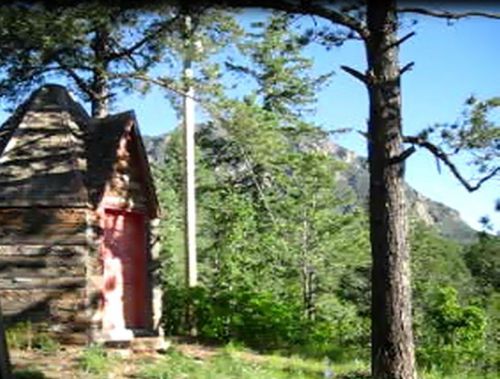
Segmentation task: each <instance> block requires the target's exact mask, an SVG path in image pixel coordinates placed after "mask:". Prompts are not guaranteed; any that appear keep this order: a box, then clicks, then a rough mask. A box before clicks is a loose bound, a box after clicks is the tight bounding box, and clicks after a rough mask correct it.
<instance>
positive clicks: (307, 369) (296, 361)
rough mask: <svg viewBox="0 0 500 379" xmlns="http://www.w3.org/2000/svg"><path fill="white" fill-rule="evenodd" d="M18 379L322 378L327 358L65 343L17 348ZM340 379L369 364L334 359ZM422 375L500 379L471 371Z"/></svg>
mask: <svg viewBox="0 0 500 379" xmlns="http://www.w3.org/2000/svg"><path fill="white" fill-rule="evenodd" d="M11 355H12V361H13V363H14V369H15V373H16V379H60V378H64V379H73V378H76V379H80V378H88V379H111V378H117V379H118V378H123V379H250V378H252V379H321V378H324V371H325V368H326V364H325V362H324V361H320V360H312V359H303V358H300V357H296V356H292V357H283V356H277V355H260V354H255V353H253V352H251V351H248V350H244V349H241V348H237V347H235V346H233V345H228V346H226V347H223V348H213V347H206V346H201V345H196V344H174V345H172V347H171V348H170V349H169V350H168V351H167V352H166V353H165V354H156V353H130V352H126V351H119V350H103V349H101V348H99V347H90V348H79V347H61V348H60V349H58V350H57V351H51V352H47V351H40V350H13V351H12V353H11ZM331 368H332V370H333V372H334V374H335V375H334V378H335V379H367V378H369V375H368V370H369V368H368V365H367V363H366V362H365V363H364V362H361V361H354V362H350V363H348V364H333V365H332V367H331ZM421 378H422V379H500V376H495V375H492V376H484V375H476V376H474V375H471V374H469V373H463V374H456V375H453V376H443V375H439V374H430V373H427V374H423V375H421Z"/></svg>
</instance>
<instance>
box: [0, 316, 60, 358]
mask: <svg viewBox="0 0 500 379" xmlns="http://www.w3.org/2000/svg"><path fill="white" fill-rule="evenodd" d="M6 337H7V344H8V346H9V348H11V349H18V350H39V351H40V352H42V353H47V354H50V353H52V352H54V351H57V350H58V349H59V348H60V346H59V343H58V342H57V341H56V340H55V339H54V338H53V337H52V336H51V335H50V334H49V333H48V332H47V325H46V324H43V323H38V324H35V325H33V324H32V323H31V322H30V321H22V322H18V323H16V324H13V325H11V326H9V327H7V330H6Z"/></svg>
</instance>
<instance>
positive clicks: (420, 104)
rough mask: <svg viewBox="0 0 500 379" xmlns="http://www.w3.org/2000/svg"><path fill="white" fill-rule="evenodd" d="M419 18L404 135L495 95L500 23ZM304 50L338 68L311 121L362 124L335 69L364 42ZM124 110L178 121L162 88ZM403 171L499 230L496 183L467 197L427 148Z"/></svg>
mask: <svg viewBox="0 0 500 379" xmlns="http://www.w3.org/2000/svg"><path fill="white" fill-rule="evenodd" d="M261 16H262V14H261V13H260V12H257V11H253V12H248V13H246V14H244V15H243V16H241V17H242V20H244V21H251V20H252V19H254V18H257V17H261ZM418 20H419V22H418V24H417V25H416V26H414V27H412V30H415V31H416V32H417V34H416V36H414V37H413V38H411V39H410V40H408V41H407V42H405V43H404V44H403V45H402V47H401V53H400V61H401V65H404V64H406V63H407V62H409V61H415V66H414V68H413V70H412V71H410V72H408V73H407V74H405V75H404V77H403V80H402V86H403V125H404V130H405V133H406V134H414V133H417V132H418V131H419V130H421V129H422V128H423V127H426V126H429V125H431V124H433V123H435V122H453V121H455V120H456V119H457V118H458V116H459V114H460V112H461V110H462V106H463V103H464V101H465V99H466V98H467V97H468V96H470V95H471V94H474V95H476V96H477V97H479V98H487V97H492V96H500V74H499V70H498V63H499V62H500V49H499V48H498V47H499V44H498V42H499V36H500V21H494V20H487V19H479V18H473V19H466V20H461V21H458V22H455V23H454V24H453V25H447V22H446V21H444V20H437V19H429V18H418ZM305 22H312V20H311V19H309V20H306V21H305ZM307 54H308V55H310V56H311V57H313V59H314V62H315V66H314V67H315V70H317V71H318V72H320V73H323V72H325V71H328V70H332V69H333V70H335V72H336V75H335V76H334V77H333V79H332V81H331V84H330V85H329V86H328V87H326V88H324V89H323V90H322V91H321V92H320V93H318V104H317V109H316V113H315V115H314V116H312V117H311V118H310V119H311V120H312V121H314V122H315V123H316V124H319V125H321V126H322V127H324V128H326V129H334V128H343V127H355V128H358V129H364V128H365V126H366V120H367V116H368V103H367V94H366V89H365V88H364V87H363V86H362V85H361V84H360V83H359V82H357V80H356V79H354V78H352V77H350V76H349V75H348V74H346V73H344V72H343V71H341V70H340V68H339V66H340V65H349V66H352V67H354V68H357V69H358V70H360V71H363V70H364V68H365V58H364V51H363V47H362V45H361V44H359V43H357V42H350V43H347V44H346V45H344V46H343V47H341V48H334V49H332V50H330V51H326V50H325V49H324V48H322V47H319V46H312V47H310V48H308V50H307ZM127 109H134V110H135V112H136V114H137V118H138V120H139V123H140V126H141V131H142V133H143V134H145V135H158V134H161V133H165V132H167V131H170V130H172V129H173V128H174V127H175V126H176V125H177V124H178V122H179V120H178V119H177V118H176V115H175V112H174V111H173V110H172V108H171V107H170V105H169V102H168V101H167V100H166V98H165V97H164V95H163V93H162V92H161V91H160V90H154V91H153V92H151V93H150V94H148V95H147V96H145V97H143V96H139V95H137V96H135V95H134V96H129V97H127V98H122V99H121V100H120V101H119V102H118V103H117V104H116V105H115V107H114V109H113V111H122V110H127ZM5 118H6V115H5V114H3V113H2V114H0V121H3V119H5ZM335 141H336V142H337V143H339V144H341V145H344V146H345V147H347V148H350V149H352V150H354V151H356V152H357V153H358V154H361V155H366V143H365V141H364V139H363V137H361V136H359V135H357V134H350V135H348V134H342V135H338V136H336V137H335ZM462 168H463V169H467V168H466V167H462ZM406 172H407V181H408V182H409V183H410V185H412V186H413V187H414V188H415V189H417V190H418V191H419V192H421V193H422V194H423V195H425V196H427V197H429V198H431V199H433V200H436V201H439V202H442V203H444V204H446V205H448V206H450V207H452V208H454V209H456V210H458V211H459V212H460V214H461V216H462V218H463V219H464V220H465V221H466V222H468V223H469V224H470V225H471V226H473V227H476V228H477V227H479V224H478V219H479V218H480V217H481V216H484V215H489V216H490V217H491V219H492V221H493V223H494V224H495V230H498V229H500V212H496V213H495V212H494V203H495V199H496V198H499V197H500V191H499V181H498V180H496V181H490V182H489V183H487V184H486V185H485V186H484V187H482V188H481V189H480V190H479V191H477V192H475V193H472V194H470V193H468V192H467V191H466V190H465V189H464V188H463V187H461V185H460V184H459V183H458V182H457V181H456V180H455V179H454V178H453V177H452V176H451V175H450V174H449V172H448V171H447V170H446V169H445V168H443V169H442V172H441V174H440V173H438V171H437V169H436V162H435V160H434V158H433V157H432V156H430V155H429V154H428V153H427V152H425V151H419V152H417V153H416V154H414V155H413V156H412V157H411V158H410V159H409V160H408V164H407V171H406Z"/></svg>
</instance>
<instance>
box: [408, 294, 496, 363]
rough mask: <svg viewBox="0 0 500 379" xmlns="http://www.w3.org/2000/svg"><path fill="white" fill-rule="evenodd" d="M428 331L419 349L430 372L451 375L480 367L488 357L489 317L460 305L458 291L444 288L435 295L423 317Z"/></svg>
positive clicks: (419, 357) (472, 308) (419, 354)
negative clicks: (487, 330)
mask: <svg viewBox="0 0 500 379" xmlns="http://www.w3.org/2000/svg"><path fill="white" fill-rule="evenodd" d="M424 320H425V323H424V325H426V329H425V330H424V331H423V336H422V337H421V341H420V347H419V349H418V356H417V357H418V359H419V362H420V364H421V365H422V366H423V367H425V368H426V369H428V370H438V371H440V372H445V373H451V372H454V371H457V370H458V369H473V368H477V367H478V366H479V364H480V362H481V360H482V359H483V358H484V357H485V330H486V316H485V314H484V311H483V310H482V309H480V308H478V307H475V306H465V307H464V306H461V305H460V304H459V302H458V299H457V291H456V290H455V289H454V288H452V287H445V288H442V289H440V290H438V291H437V292H436V293H434V294H433V296H432V298H431V301H430V304H429V308H428V309H427V310H426V312H425V315H424Z"/></svg>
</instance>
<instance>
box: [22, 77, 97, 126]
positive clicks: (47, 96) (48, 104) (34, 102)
mask: <svg viewBox="0 0 500 379" xmlns="http://www.w3.org/2000/svg"><path fill="white" fill-rule="evenodd" d="M27 103H28V104H27V110H30V111H38V112H40V111H41V112H43V111H61V110H62V111H68V112H71V113H74V112H76V113H77V114H78V115H79V116H83V117H84V118H89V115H88V114H87V112H86V111H85V109H84V108H83V107H82V106H81V104H80V103H78V102H77V101H76V100H75V99H74V98H73V96H72V95H71V93H70V92H69V91H68V90H67V89H66V87H64V86H62V85H59V84H44V85H43V86H41V87H40V88H38V89H37V90H36V91H35V92H33V94H32V95H31V96H30V98H29V99H28V101H27Z"/></svg>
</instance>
